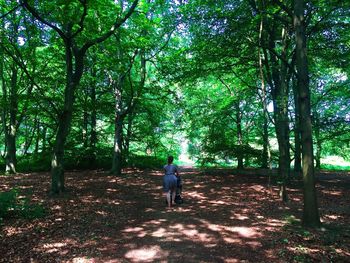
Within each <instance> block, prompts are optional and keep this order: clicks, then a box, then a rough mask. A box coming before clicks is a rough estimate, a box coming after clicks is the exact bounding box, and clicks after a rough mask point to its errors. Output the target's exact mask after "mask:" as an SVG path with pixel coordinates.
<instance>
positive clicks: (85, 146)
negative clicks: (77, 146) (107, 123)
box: [82, 100, 89, 150]
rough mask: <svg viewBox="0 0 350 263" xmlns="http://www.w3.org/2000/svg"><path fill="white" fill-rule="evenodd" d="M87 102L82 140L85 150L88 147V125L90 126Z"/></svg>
mask: <svg viewBox="0 0 350 263" xmlns="http://www.w3.org/2000/svg"><path fill="white" fill-rule="evenodd" d="M86 101H87V100H85V105H84V106H83V107H84V110H83V111H84V112H83V130H82V140H83V147H84V150H86V148H87V147H88V125H89V114H88V110H87V108H86V107H87V106H86V105H87V103H86Z"/></svg>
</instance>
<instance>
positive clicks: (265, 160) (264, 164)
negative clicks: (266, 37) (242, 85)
mask: <svg viewBox="0 0 350 263" xmlns="http://www.w3.org/2000/svg"><path fill="white" fill-rule="evenodd" d="M263 31H264V18H263V16H262V17H261V21H260V29H259V50H258V56H259V74H260V81H261V92H262V96H261V102H262V106H263V134H262V137H263V151H262V158H261V168H270V157H269V156H270V154H269V130H268V112H267V96H266V86H265V78H264V69H263V61H262V60H263V54H262V53H261V46H262V41H263Z"/></svg>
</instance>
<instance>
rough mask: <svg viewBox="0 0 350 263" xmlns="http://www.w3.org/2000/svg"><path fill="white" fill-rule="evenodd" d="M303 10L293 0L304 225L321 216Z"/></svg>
mask: <svg viewBox="0 0 350 263" xmlns="http://www.w3.org/2000/svg"><path fill="white" fill-rule="evenodd" d="M304 11H305V3H304V1H303V0H295V1H294V17H293V19H294V29H295V41H296V61H297V71H298V74H297V77H298V94H299V107H300V111H299V112H300V122H301V123H300V130H301V145H302V170H303V181H304V208H303V225H304V226H307V227H319V226H320V216H319V213H318V205H317V196H316V188H315V174H314V160H313V159H314V158H313V145H312V124H311V105H310V88H309V71H308V61H307V48H306V47H307V44H306V42H307V40H306V25H305V18H304Z"/></svg>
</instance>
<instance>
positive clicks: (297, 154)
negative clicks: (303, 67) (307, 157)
mask: <svg viewBox="0 0 350 263" xmlns="http://www.w3.org/2000/svg"><path fill="white" fill-rule="evenodd" d="M293 95H294V96H293V98H294V105H295V106H294V108H295V113H294V114H295V120H294V122H295V123H294V174H295V175H296V176H301V141H300V113H299V108H300V107H299V97H298V90H297V84H296V83H295V81H293Z"/></svg>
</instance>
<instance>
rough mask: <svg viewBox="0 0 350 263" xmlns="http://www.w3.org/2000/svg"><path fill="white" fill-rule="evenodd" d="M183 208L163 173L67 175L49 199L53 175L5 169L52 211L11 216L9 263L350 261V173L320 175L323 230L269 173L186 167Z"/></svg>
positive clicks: (5, 180)
mask: <svg viewBox="0 0 350 263" xmlns="http://www.w3.org/2000/svg"><path fill="white" fill-rule="evenodd" d="M182 176H183V181H184V190H183V198H184V203H183V204H182V205H178V206H175V207H174V208H172V209H171V210H167V209H165V200H164V198H163V196H162V174H161V172H160V171H155V170H143V171H138V170H128V171H126V173H125V174H124V175H123V176H121V177H114V176H111V175H109V174H108V173H106V172H104V171H73V172H66V187H67V192H66V193H64V194H63V195H61V196H59V197H55V198H53V197H49V196H48V194H47V189H49V186H50V176H49V174H48V173H30V174H19V175H16V176H0V191H7V190H9V189H11V188H13V187H17V188H18V191H19V192H20V193H21V195H23V196H27V198H29V199H30V201H31V202H33V203H41V204H42V206H43V207H45V210H46V213H45V215H44V216H43V217H41V218H36V219H32V220H28V219H23V218H17V219H16V218H7V219H5V220H4V221H3V225H2V226H1V231H0V262H45V263H46V262H82V263H84V262H186V263H187V262H256V263H258V262H350V205H349V204H350V173H348V172H344V173H335V172H334V173H333V172H328V173H326V172H323V173H321V174H320V175H318V176H317V178H318V182H317V190H318V191H317V192H318V201H319V207H320V210H319V211H320V215H321V220H322V228H320V229H303V228H301V227H300V218H301V214H302V192H301V190H300V189H299V187H296V185H297V184H294V186H293V185H292V186H291V187H289V188H288V192H289V202H287V203H282V202H281V201H280V200H279V197H278V187H277V186H272V187H271V188H270V187H268V180H267V178H268V177H267V176H266V172H265V171H263V170H248V172H247V171H246V172H239V171H235V170H225V169H213V170H207V171H203V170H197V169H191V168H187V169H186V168H183V170H182Z"/></svg>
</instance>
